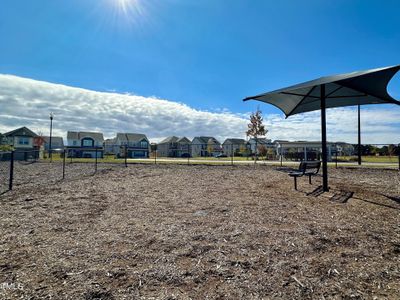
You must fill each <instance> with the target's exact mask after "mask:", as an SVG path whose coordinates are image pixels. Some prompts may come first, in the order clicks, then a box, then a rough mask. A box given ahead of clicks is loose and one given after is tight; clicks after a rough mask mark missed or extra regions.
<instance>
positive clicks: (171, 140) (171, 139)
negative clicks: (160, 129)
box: [159, 135, 179, 144]
mask: <svg viewBox="0 0 400 300" xmlns="http://www.w3.org/2000/svg"><path fill="white" fill-rule="evenodd" d="M178 140H179V138H178V137H176V136H174V135H173V136H169V137H167V138H165V139H163V140H162V141H161V142H159V144H169V143H176V142H177V141H178Z"/></svg>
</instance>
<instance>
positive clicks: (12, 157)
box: [8, 151, 14, 191]
mask: <svg viewBox="0 0 400 300" xmlns="http://www.w3.org/2000/svg"><path fill="white" fill-rule="evenodd" d="M9 179H10V180H9V182H8V189H9V190H10V191H11V190H12V188H13V180H14V151H11V157H10V178H9Z"/></svg>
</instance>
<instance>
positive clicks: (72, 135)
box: [67, 131, 104, 142]
mask: <svg viewBox="0 0 400 300" xmlns="http://www.w3.org/2000/svg"><path fill="white" fill-rule="evenodd" d="M85 137H90V138H92V139H94V140H96V141H101V142H103V141H104V137H103V134H102V133H101V132H86V131H68V132H67V139H71V140H80V139H83V138H85Z"/></svg>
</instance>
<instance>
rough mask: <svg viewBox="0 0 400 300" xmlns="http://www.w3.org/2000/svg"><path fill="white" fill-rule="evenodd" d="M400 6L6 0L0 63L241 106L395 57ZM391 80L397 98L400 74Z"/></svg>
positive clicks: (86, 83) (205, 106)
mask: <svg viewBox="0 0 400 300" xmlns="http://www.w3.org/2000/svg"><path fill="white" fill-rule="evenodd" d="M129 2H131V4H132V6H129V5H131V4H130V3H129ZM121 5H125V7H126V11H124V10H123V9H122V6H121ZM399 11H400V2H399V1H389V0H388V1H369V0H360V1H341V0H336V1H322V0H320V1H267V0H260V1H257V0H246V1H245V0H230V1H222V0H202V1H194V0H193V1H192V0H125V1H123V0H68V1H61V0H59V1H55V0H37V1H26V0H2V9H1V10H0V37H1V42H0V73H2V74H11V75H15V76H19V77H26V78H32V79H35V80H41V81H47V82H52V83H60V84H64V85H67V86H73V87H81V88H85V89H90V90H95V91H115V92H120V93H133V94H135V95H140V96H144V97H151V96H155V97H158V98H161V99H168V100H171V101H176V102H180V103H184V104H186V105H188V106H190V107H192V108H194V109H198V110H207V111H219V110H224V109H225V110H228V111H230V112H232V113H236V114H240V113H247V112H249V111H251V110H254V109H255V108H256V107H257V105H259V104H260V103H259V102H246V103H243V102H242V101H241V99H242V98H243V97H245V96H249V95H253V94H257V93H260V92H264V91H268V90H272V89H276V88H280V87H284V86H287V85H290V84H294V83H298V82H302V81H305V80H309V79H313V78H315V77H319V76H325V75H331V74H336V73H345V72H351V71H355V70H363V69H369V68H376V67H382V66H387V65H394V64H399V63H400V57H399V53H400V18H399V17H398V13H399ZM389 91H390V93H391V94H392V95H393V96H394V97H395V98H400V76H397V77H396V78H395V79H394V80H393V81H392V83H391V85H390V87H389ZM261 109H262V110H263V112H264V114H281V113H280V112H279V111H278V110H277V109H275V108H273V107H272V106H269V105H261ZM389 109H390V108H389ZM397 125H398V124H397ZM397 125H396V126H397Z"/></svg>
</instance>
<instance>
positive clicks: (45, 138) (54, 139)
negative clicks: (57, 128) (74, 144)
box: [43, 136, 64, 146]
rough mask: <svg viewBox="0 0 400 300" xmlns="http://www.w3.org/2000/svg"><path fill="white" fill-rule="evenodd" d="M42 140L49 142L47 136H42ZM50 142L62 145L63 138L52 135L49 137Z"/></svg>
mask: <svg viewBox="0 0 400 300" xmlns="http://www.w3.org/2000/svg"><path fill="white" fill-rule="evenodd" d="M43 140H44V142H45V143H46V144H49V143H50V137H49V136H43ZM51 143H52V144H54V145H63V146H64V140H63V138H62V137H61V136H52V137H51Z"/></svg>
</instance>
